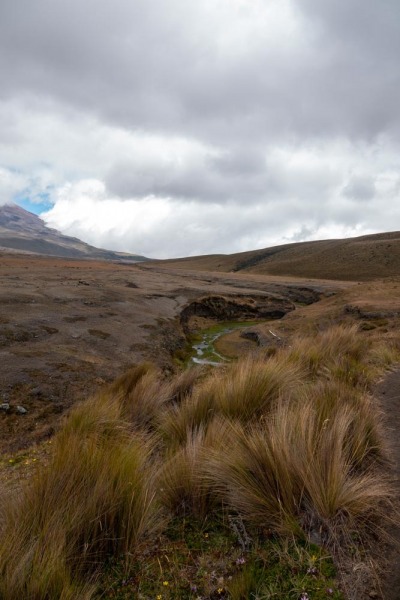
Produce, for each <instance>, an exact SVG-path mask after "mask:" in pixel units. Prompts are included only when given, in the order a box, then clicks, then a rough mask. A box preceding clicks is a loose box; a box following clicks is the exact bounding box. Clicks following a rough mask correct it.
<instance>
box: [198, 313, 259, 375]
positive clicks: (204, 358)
mask: <svg viewBox="0 0 400 600" xmlns="http://www.w3.org/2000/svg"><path fill="white" fill-rule="evenodd" d="M262 322H263V321H229V322H225V323H218V324H217V325H214V326H213V327H210V328H209V329H204V330H203V331H201V332H199V333H198V334H196V335H195V336H194V337H193V340H192V351H191V353H190V356H189V359H188V362H187V364H188V366H190V365H193V364H196V365H213V366H218V365H220V364H221V363H226V362H230V361H231V359H230V358H228V357H226V356H223V355H222V354H220V353H219V352H218V351H217V350H216V348H215V342H216V341H217V340H218V339H219V338H220V337H222V336H223V335H226V334H228V333H231V332H232V331H235V330H237V329H246V328H247V327H254V325H260V323H262Z"/></svg>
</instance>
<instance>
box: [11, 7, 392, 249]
mask: <svg viewBox="0 0 400 600" xmlns="http://www.w3.org/2000/svg"><path fill="white" fill-rule="evenodd" d="M399 56H400V5H399V3H398V0H382V2H376V0H349V1H348V2H337V1H335V0H326V1H324V2H321V1H320V0H298V1H295V0H271V2H268V3H265V2H264V1H263V0H254V1H253V2H252V3H243V2H241V1H240V0H204V2H200V3H195V2H192V3H190V2H187V0H162V1H160V0H135V2H132V1H131V0H113V1H111V0H87V1H86V2H82V1H78V0H70V1H69V2H67V3H66V2H63V1H62V0H36V1H35V2H28V1H26V0H25V1H24V0H2V2H1V4H0V72H1V75H2V86H1V89H0V169H1V168H2V169H3V171H0V175H1V173H3V180H2V181H0V203H1V202H4V201H5V200H4V199H5V198H6V197H7V198H10V197H11V198H12V197H15V196H16V195H17V194H18V193H19V192H20V191H21V189H28V193H29V189H30V190H31V192H30V194H31V195H32V196H33V197H37V196H38V195H39V197H40V193H42V192H43V191H49V190H50V191H49V193H50V196H51V198H52V200H53V201H54V202H55V209H57V205H58V206H59V207H60V211H58V210H54V212H53V213H52V215H53V217H52V218H53V219H55V218H56V215H58V217H57V218H58V219H59V221H58V225H57V222H54V223H53V225H54V226H59V227H66V228H67V227H70V228H71V227H73V229H74V230H73V231H72V229H71V231H70V232H71V233H75V234H76V235H78V234H79V235H82V236H86V237H88V236H90V235H94V237H96V236H97V237H96V243H99V244H101V245H109V244H113V245H115V244H117V243H118V239H122V238H123V239H124V240H128V239H129V235H128V233H127V234H126V236H125V237H124V236H122V235H120V237H118V231H120V228H121V223H122V222H118V225H115V226H114V227H115V228H116V229H113V232H112V233H111V229H109V230H108V229H107V219H109V213H107V216H104V219H105V221H104V222H103V223H102V224H101V226H100V224H99V223H96V224H95V221H94V217H91V216H90V214H89V213H86V212H85V210H84V208H83V207H84V205H85V202H87V201H88V200H87V190H86V191H85V189H86V188H85V186H83V188H82V187H79V185H75V184H79V182H82V181H86V180H88V179H90V180H95V181H97V182H98V184H99V185H100V187H101V186H104V189H103V188H102V190H103V191H102V192H101V194H100V193H99V194H97V195H96V194H95V200H96V203H97V204H96V206H97V207H100V205H101V203H103V204H104V203H106V202H107V201H110V202H112V203H113V206H114V211H115V210H120V211H121V212H123V213H124V214H125V211H126V210H127V207H128V206H129V207H131V210H132V211H134V210H135V211H137V210H139V209H138V207H137V205H136V204H135V202H137V201H140V202H141V203H142V205H143V206H142V208H140V211H143V210H145V208H143V207H148V209H147V210H149V211H150V210H152V208H151V207H152V206H153V205H152V203H151V201H150V200H151V199H154V198H155V199H161V200H162V201H163V203H164V204H163V205H162V206H163V207H164V208H165V209H166V210H167V207H169V209H170V212H168V215H169V216H168V219H170V221H168V223H170V226H168V228H166V231H167V232H168V233H167V234H166V235H165V236H164V235H162V234H161V233H160V228H161V227H162V226H161V225H160V224H157V223H155V222H153V221H152V220H151V219H150V218H149V220H148V221H147V220H146V219H145V216H146V215H144V213H143V214H142V212H141V213H140V214H141V215H142V218H143V219H144V220H146V222H148V223H149V225H148V227H147V229H146V231H144V232H142V231H139V229H138V228H136V229H134V231H135V235H136V236H137V239H138V240H139V239H140V240H142V241H141V243H142V244H143V245H144V248H147V247H148V245H149V244H148V243H147V242H146V241H145V237H146V236H147V238H149V237H152V238H153V241H152V242H151V243H153V244H154V243H157V244H158V245H159V249H160V253H164V254H165V252H166V251H167V250H166V248H168V252H171V253H174V254H176V252H177V250H176V249H175V250H173V245H174V244H177V245H178V241H177V238H176V236H174V235H173V233H172V231H173V223H174V219H172V218H171V216H170V215H171V214H172V212H173V214H174V215H176V216H177V218H176V219H175V222H176V227H181V228H183V229H182V231H186V232H189V233H188V234H187V235H186V234H184V233H183V232H181V233H180V234H179V235H180V239H181V242H179V244H180V245H179V247H180V248H181V250H179V252H180V253H183V254H184V253H185V251H184V248H186V253H188V254H189V253H191V254H192V253H193V248H194V247H195V248H196V249H198V250H199V251H202V252H205V251H210V252H212V251H214V250H215V249H218V248H224V250H226V251H228V250H229V248H230V247H231V248H232V249H246V244H248V247H249V248H251V247H255V246H257V245H259V244H265V245H268V244H269V240H274V241H276V240H279V239H291V236H292V239H305V238H307V237H312V236H314V235H317V234H318V232H326V231H328V230H329V228H331V229H330V230H331V231H335V232H336V231H339V229H340V227H342V231H343V232H344V233H346V232H348V231H350V232H353V231H355V230H358V229H357V228H359V229H360V231H361V232H362V228H364V229H365V230H369V229H371V227H372V228H373V227H374V226H375V227H378V226H380V227H384V228H393V226H394V225H395V221H394V219H393V218H391V219H390V220H384V217H383V216H382V215H384V211H383V207H384V206H385V204H386V203H387V202H388V201H389V200H390V201H391V202H393V200H396V199H398V195H399V186H398V180H396V175H395V174H396V172H398V158H397V156H398V152H399V146H400V113H399V111H398V106H399V104H400V71H399V69H398V57H399ZM10 174H11V175H10ZM15 174H17V175H18V177H17V175H15ZM396 181H397V183H396ZM67 184H71V185H70V187H68V185H67ZM84 188H85V189H84ZM78 189H79V193H78V192H77V191H76V190H78ZM96 189H97V188H96ZM60 190H62V194H60V193H59V192H60ZM66 190H67V191H66ZM68 190H69V191H68ZM82 190H83V191H82ZM96 193H97V192H96ZM85 194H86V195H85ZM61 197H62V200H61V199H60V198H61ZM149 199H150V200H149ZM78 200H79V201H78ZM124 203H125V208H124V207H123V204H124ZM200 207H202V208H200ZM204 207H207V208H206V210H205V208H204ZM61 208H62V210H61ZM68 210H70V211H73V220H72V222H73V223H74V225H73V226H72V225H71V224H70V223H69V221H68V219H67V218H66V213H67V212H68ZM219 210H221V211H223V212H224V218H223V219H222V221H221V222H223V223H225V224H226V227H227V229H226V231H225V229H224V228H221V225H220V224H219V223H220V221H219V219H218V218H217V213H218V211H219ZM228 210H229V211H231V214H234V215H235V218H234V219H232V220H231V219H229V218H228V217H227V214H226V213H227V211H228ZM361 210H362V211H363V212H361ZM171 211H172V212H171ZM202 211H203V212H202ZM215 211H217V212H215ZM135 214H136V213H135ZM218 214H219V213H218ZM254 215H256V218H253V216H254ZM374 215H375V216H377V217H379V218H374ZM278 216H279V218H278ZM178 217H179V218H178ZM91 219H92V222H91ZM191 219H192V220H193V222H191ZM125 220H126V221H129V219H128V215H127V214H126V216H125ZM237 220H238V221H239V223H241V228H240V232H238V231H237V229H236V227H235V223H236V221H237ZM271 223H274V227H271ZM96 227H97V232H100V231H101V232H103V233H102V237H101V236H100V237H98V236H99V235H100V234H99V233H97V234H93V231H94V229H95V228H96ZM110 227H111V225H110ZM132 227H133V225H132ZM224 227H225V226H224ZM324 227H325V229H324ZM396 227H398V225H397V224H396ZM118 228H119V229H118ZM200 231H201V235H199V241H196V239H197V238H196V232H200ZM131 235H132V234H131ZM147 238H146V239H147ZM154 240H156V242H155V241H154ZM171 240H172V241H171ZM224 240H225V241H224ZM235 240H236V241H235ZM92 241H93V240H92ZM124 243H128V242H127V241H125V242H124ZM191 244H193V247H192V246H191ZM134 249H135V251H142V252H144V251H145V250H144V249H142V250H141V248H139V247H137V246H136V245H135V248H134ZM153 254H154V253H153ZM155 254H157V252H156V253H155Z"/></svg>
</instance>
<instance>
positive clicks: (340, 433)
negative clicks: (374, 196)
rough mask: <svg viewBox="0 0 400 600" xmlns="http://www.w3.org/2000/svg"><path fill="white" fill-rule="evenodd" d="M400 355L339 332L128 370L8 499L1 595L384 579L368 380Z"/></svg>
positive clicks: (315, 589)
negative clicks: (223, 357)
mask: <svg viewBox="0 0 400 600" xmlns="http://www.w3.org/2000/svg"><path fill="white" fill-rule="evenodd" d="M398 359H399V350H398V347H397V343H396V342H395V340H394V338H393V340H392V341H390V340H389V341H385V340H382V339H381V338H379V337H376V338H375V337H374V336H371V335H370V332H369V331H366V330H363V329H359V328H358V327H357V326H355V325H332V326H327V327H324V328H323V330H322V331H320V332H317V333H314V332H313V333H309V334H306V333H302V334H301V335H292V336H291V337H290V339H289V340H288V341H287V343H286V344H285V345H284V346H283V347H281V348H277V349H276V350H275V351H274V352H268V353H262V352H261V353H260V354H259V355H258V356H252V357H247V358H243V359H241V360H239V361H238V362H236V363H232V364H229V365H227V366H225V367H223V368H219V369H217V370H215V369H214V370H199V369H192V370H188V371H184V372H183V373H180V374H178V375H176V376H174V377H168V378H166V377H165V376H164V375H163V374H162V373H161V372H160V371H158V370H157V369H156V368H155V367H154V366H152V365H150V364H142V365H139V366H137V367H135V368H132V369H130V370H128V371H127V372H126V373H125V374H124V375H122V376H121V377H120V378H119V379H117V380H116V381H115V382H114V383H112V384H111V385H109V386H108V387H107V388H105V389H103V391H102V392H100V393H98V394H97V395H95V396H94V397H93V398H91V399H89V400H87V401H86V402H83V403H81V404H80V405H78V406H76V407H75V408H74V409H73V410H72V411H71V413H70V415H69V417H68V420H67V421H66V422H65V424H64V426H63V427H62V428H61V430H60V431H59V432H58V434H57V435H56V436H55V437H54V440H53V443H52V448H53V450H52V452H51V456H50V457H49V459H48V465H47V466H45V467H43V468H40V469H37V470H36V472H35V474H34V475H33V476H32V477H31V478H30V480H29V481H28V482H27V484H26V485H25V486H24V488H23V490H22V491H20V493H19V494H18V497H13V498H12V499H10V498H8V499H7V500H5V499H3V501H2V503H1V507H2V508H1V518H0V522H1V536H0V597H1V598H2V599H3V600H14V599H15V598H26V599H32V600H39V599H43V600H47V599H48V600H52V599H56V598H57V599H58V598H62V599H63V600H66V599H76V598H82V599H89V598H100V597H111V598H116V599H119V600H122V599H127V598H141V599H143V600H147V599H155V598H156V599H157V600H161V599H176V598H188V599H190V598H192V599H197V598H203V599H205V598H209V599H214V598H232V599H251V598H253V599H256V598H260V599H261V598H271V599H272V598H287V599H293V600H298V599H302V600H305V599H306V598H310V599H312V600H314V599H315V600H322V599H324V598H335V599H336V600H339V599H344V598H348V599H350V598H353V599H358V598H360V597H361V595H360V594H361V591H360V590H362V589H363V586H364V587H365V585H366V581H367V582H368V585H369V586H370V587H369V589H370V590H371V589H372V590H374V589H378V588H377V587H376V586H377V585H378V583H377V582H375V581H374V570H373V569H372V568H371V561H372V560H373V558H374V551H375V550H376V547H377V545H379V544H380V543H381V542H382V539H383V535H384V531H385V527H386V524H387V522H388V519H389V520H390V519H391V518H393V509H392V499H393V487H392V484H391V481H390V478H389V476H388V468H387V464H388V456H387V448H386V440H385V435H384V432H383V429H382V423H381V415H380V412H379V408H378V407H377V405H376V403H375V402H374V399H373V398H372V396H371V395H370V393H369V390H370V388H371V384H372V382H374V381H375V380H376V379H377V378H378V377H379V375H380V374H382V373H383V372H384V370H385V369H388V368H390V366H391V365H392V364H394V363H395V362H396V361H398ZM360 565H361V566H360ZM361 567H362V568H361ZM361 574H362V576H361ZM366 574H367V575H366Z"/></svg>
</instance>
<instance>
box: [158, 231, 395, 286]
mask: <svg viewBox="0 0 400 600" xmlns="http://www.w3.org/2000/svg"><path fill="white" fill-rule="evenodd" d="M164 262H165V264H166V265H168V266H170V267H172V266H174V267H178V268H183V269H194V270H208V271H226V272H231V271H233V272H239V273H259V274H262V275H275V276H276V275H278V276H292V277H310V278H315V279H336V280H347V281H371V280H373V279H376V278H380V277H395V276H397V275H398V274H399V272H400V233H399V232H389V233H379V234H375V235H367V236H361V237H356V238H348V239H338V240H319V241H315V242H299V243H293V244H283V245H282V246H274V247H271V248H265V249H262V250H252V251H249V252H241V253H238V254H230V255H210V256H195V257H192V258H184V259H178V260H169V261H164ZM161 264H162V263H161Z"/></svg>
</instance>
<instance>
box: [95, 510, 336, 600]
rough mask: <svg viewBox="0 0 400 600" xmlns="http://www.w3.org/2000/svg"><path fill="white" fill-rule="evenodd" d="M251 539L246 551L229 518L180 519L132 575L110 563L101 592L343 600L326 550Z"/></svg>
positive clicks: (119, 597)
mask: <svg viewBox="0 0 400 600" xmlns="http://www.w3.org/2000/svg"><path fill="white" fill-rule="evenodd" d="M251 537H252V541H253V543H252V546H251V548H250V549H249V550H248V551H246V552H244V551H243V548H242V547H241V544H240V540H238V539H237V537H236V534H235V533H234V531H233V530H232V529H231V528H230V527H229V526H228V524H227V523H225V522H224V521H223V520H220V519H218V518H215V519H214V520H206V521H203V522H196V521H190V522H189V521H184V520H179V519H175V520H174V521H172V522H171V523H170V526H169V527H168V529H167V531H166V532H165V535H164V536H162V538H161V539H160V540H159V542H158V543H157V544H156V545H155V546H154V547H152V548H148V549H147V551H146V552H145V553H143V551H142V553H141V555H140V556H138V559H137V561H136V562H135V564H134V566H133V568H132V569H131V570H130V571H129V572H128V573H127V572H125V570H124V563H123V562H120V563H110V565H108V566H107V568H106V569H105V571H104V573H103V577H102V586H101V590H100V594H104V596H105V597H109V598H115V599H116V600H127V599H128V598H138V599H142V600H150V599H152V600H154V599H158V600H161V599H162V600H166V599H169V600H179V599H182V598H187V599H189V600H190V599H192V600H195V599H197V598H204V599H205V598H207V599H218V598H221V599H223V598H225V599H228V598H229V599H232V600H242V599H243V600H250V599H252V598H253V599H254V600H255V599H256V598H263V599H268V598H271V599H272V598H280V599H282V600H285V599H288V600H290V599H292V600H298V599H299V598H300V597H301V595H302V594H303V593H307V594H308V596H309V597H310V598H312V600H324V599H325V600H326V599H327V598H333V599H334V600H341V599H343V596H342V594H341V593H340V591H339V589H338V586H337V582H336V581H335V569H334V566H333V563H332V560H331V559H330V557H329V556H328V555H327V554H326V553H325V552H324V551H323V550H321V549H320V548H318V547H317V546H313V545H307V544H304V543H303V544H301V543H298V542H294V541H291V542H289V541H284V540H279V539H275V538H265V536H263V535H262V534H260V533H257V532H256V533H255V532H251ZM99 597H100V596H99Z"/></svg>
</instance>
